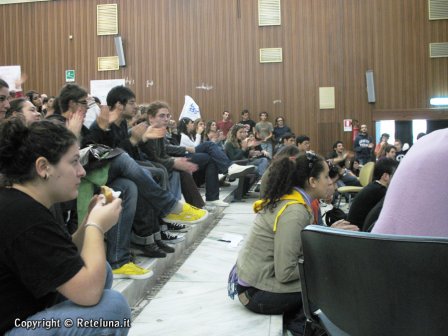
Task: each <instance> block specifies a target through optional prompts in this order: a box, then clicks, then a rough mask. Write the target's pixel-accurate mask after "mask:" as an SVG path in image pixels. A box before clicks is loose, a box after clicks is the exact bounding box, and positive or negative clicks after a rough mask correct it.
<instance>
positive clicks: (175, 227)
mask: <svg viewBox="0 0 448 336" xmlns="http://www.w3.org/2000/svg"><path fill="white" fill-rule="evenodd" d="M166 226H167V227H168V230H170V231H177V232H188V230H187V226H186V225H184V224H180V223H166Z"/></svg>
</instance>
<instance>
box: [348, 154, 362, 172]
mask: <svg viewBox="0 0 448 336" xmlns="http://www.w3.org/2000/svg"><path fill="white" fill-rule="evenodd" d="M360 170H361V165H360V164H359V160H358V159H354V158H353V159H351V160H350V171H351V172H352V173H353V174H355V176H357V177H359V172H360Z"/></svg>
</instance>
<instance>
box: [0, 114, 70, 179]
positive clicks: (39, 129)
mask: <svg viewBox="0 0 448 336" xmlns="http://www.w3.org/2000/svg"><path fill="white" fill-rule="evenodd" d="M76 142H77V139H76V136H75V135H74V134H73V133H72V132H70V131H69V130H68V129H67V128H66V127H65V125H62V124H58V123H54V122H51V121H46V120H43V121H38V122H35V123H33V124H31V125H30V126H29V127H28V128H27V127H26V126H25V124H24V123H23V121H22V120H21V119H20V118H15V117H12V118H10V119H8V120H5V121H4V122H2V123H1V124H0V174H2V175H3V176H2V183H3V185H4V186H5V185H6V186H10V185H12V184H13V183H24V182H27V181H31V180H33V179H34V178H35V177H36V176H37V173H36V170H35V167H34V164H35V162H36V160H37V158H38V157H41V156H42V157H45V158H46V159H47V160H48V162H50V163H51V164H57V163H58V162H59V160H60V159H61V157H62V156H63V155H64V154H65V153H66V152H67V150H68V149H69V148H70V147H71V146H72V145H73V144H75V143H76Z"/></svg>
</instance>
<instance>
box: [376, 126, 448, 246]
mask: <svg viewBox="0 0 448 336" xmlns="http://www.w3.org/2000/svg"><path fill="white" fill-rule="evenodd" d="M447 153H448V129H447V128H445V129H442V130H438V131H434V132H431V133H429V134H428V135H426V136H424V137H423V138H421V139H420V140H418V141H417V142H416V143H415V144H414V145H413V146H412V148H411V149H410V150H409V151H408V153H407V154H406V156H405V158H404V159H403V160H402V161H401V162H400V166H399V167H398V169H397V171H396V173H395V175H394V179H393V181H392V183H391V184H390V186H389V189H388V191H387V194H386V198H385V200H384V205H383V209H382V211H381V214H380V217H379V218H378V221H377V222H376V224H375V226H374V228H373V230H372V232H374V233H388V234H400V235H416V236H434V237H448V225H447V210H446V209H447V204H448V192H447V190H448V179H447V176H446V167H448V155H447ZM429 167H430V168H429Z"/></svg>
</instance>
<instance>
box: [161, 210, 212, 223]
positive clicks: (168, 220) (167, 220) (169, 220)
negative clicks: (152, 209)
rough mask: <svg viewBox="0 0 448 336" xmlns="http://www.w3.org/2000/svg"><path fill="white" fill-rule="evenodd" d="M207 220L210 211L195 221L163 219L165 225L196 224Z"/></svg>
mask: <svg viewBox="0 0 448 336" xmlns="http://www.w3.org/2000/svg"><path fill="white" fill-rule="evenodd" d="M207 218H208V211H207V212H206V214H205V215H204V216H203V217H201V218H199V219H196V220H193V221H186V220H180V219H169V218H166V217H165V218H162V220H163V221H164V222H165V223H180V224H196V223H200V222H203V221H205V220H206V219H207Z"/></svg>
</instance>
